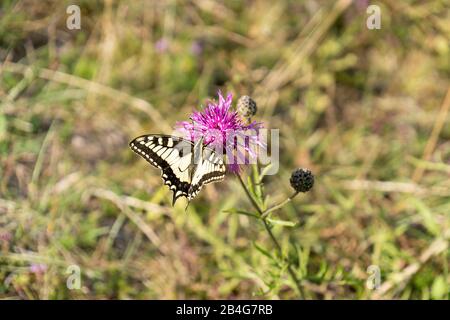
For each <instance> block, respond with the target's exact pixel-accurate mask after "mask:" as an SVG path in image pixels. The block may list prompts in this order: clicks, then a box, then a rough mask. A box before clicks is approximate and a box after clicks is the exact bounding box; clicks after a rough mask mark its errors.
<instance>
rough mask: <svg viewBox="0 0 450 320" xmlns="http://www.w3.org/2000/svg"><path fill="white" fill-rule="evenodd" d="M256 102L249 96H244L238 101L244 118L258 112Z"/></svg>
mask: <svg viewBox="0 0 450 320" xmlns="http://www.w3.org/2000/svg"><path fill="white" fill-rule="evenodd" d="M256 110H257V107H256V102H255V101H254V100H253V99H252V98H250V97H249V96H242V97H240V98H239V100H238V102H237V111H238V112H239V114H241V115H242V116H243V117H244V118H251V117H253V116H254V115H255V114H256Z"/></svg>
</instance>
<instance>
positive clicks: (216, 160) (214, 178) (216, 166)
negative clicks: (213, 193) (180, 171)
mask: <svg viewBox="0 0 450 320" xmlns="http://www.w3.org/2000/svg"><path fill="white" fill-rule="evenodd" d="M225 172H226V166H225V164H224V163H223V159H222V158H221V157H219V156H218V155H216V153H215V152H214V150H212V149H210V148H207V147H204V148H203V153H202V157H201V159H200V163H198V165H197V166H196V168H195V171H194V174H193V176H192V182H191V186H190V188H189V190H188V196H187V198H188V200H189V201H191V200H192V199H194V198H195V196H196V195H197V194H198V193H199V192H200V190H201V188H202V187H203V185H205V184H208V183H212V182H218V181H221V180H223V179H224V177H225Z"/></svg>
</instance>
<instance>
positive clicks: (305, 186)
mask: <svg viewBox="0 0 450 320" xmlns="http://www.w3.org/2000/svg"><path fill="white" fill-rule="evenodd" d="M289 182H290V183H291V186H292V188H294V189H295V191H297V192H308V191H309V190H311V189H312V187H313V186H314V175H313V174H312V172H311V171H310V170H308V169H301V168H300V169H297V170H295V171H294V172H292V175H291V179H290V180H289Z"/></svg>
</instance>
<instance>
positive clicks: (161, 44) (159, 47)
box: [155, 38, 170, 53]
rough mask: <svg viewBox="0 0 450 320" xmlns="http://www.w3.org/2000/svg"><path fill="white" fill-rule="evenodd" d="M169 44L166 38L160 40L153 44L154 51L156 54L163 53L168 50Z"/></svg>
mask: <svg viewBox="0 0 450 320" xmlns="http://www.w3.org/2000/svg"><path fill="white" fill-rule="evenodd" d="M169 46H170V43H169V41H168V40H167V39H166V38H161V39H159V40H158V41H156V43H155V49H156V51H157V52H158V53H165V52H166V51H167V50H169Z"/></svg>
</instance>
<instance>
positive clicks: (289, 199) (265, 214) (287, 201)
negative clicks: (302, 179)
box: [261, 191, 298, 219]
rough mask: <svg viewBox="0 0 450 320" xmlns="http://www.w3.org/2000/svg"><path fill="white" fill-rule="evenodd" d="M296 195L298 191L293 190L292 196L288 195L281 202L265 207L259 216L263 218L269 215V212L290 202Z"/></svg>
mask: <svg viewBox="0 0 450 320" xmlns="http://www.w3.org/2000/svg"><path fill="white" fill-rule="evenodd" d="M297 195H298V191H296V192H294V194H293V195H292V196H290V197H289V198H287V199H286V200H284V201H283V202H280V203H279V204H277V205H274V206H272V207H270V208H269V209H267V210H266V211H264V212H263V213H262V215H261V218H263V219H264V218H266V217H267V216H268V215H269V213H271V212H273V211H275V210H278V209H280V208H282V207H283V206H284V205H285V204H287V203H289V202H291V201H292V199H294V198H295V197H296V196H297Z"/></svg>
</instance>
